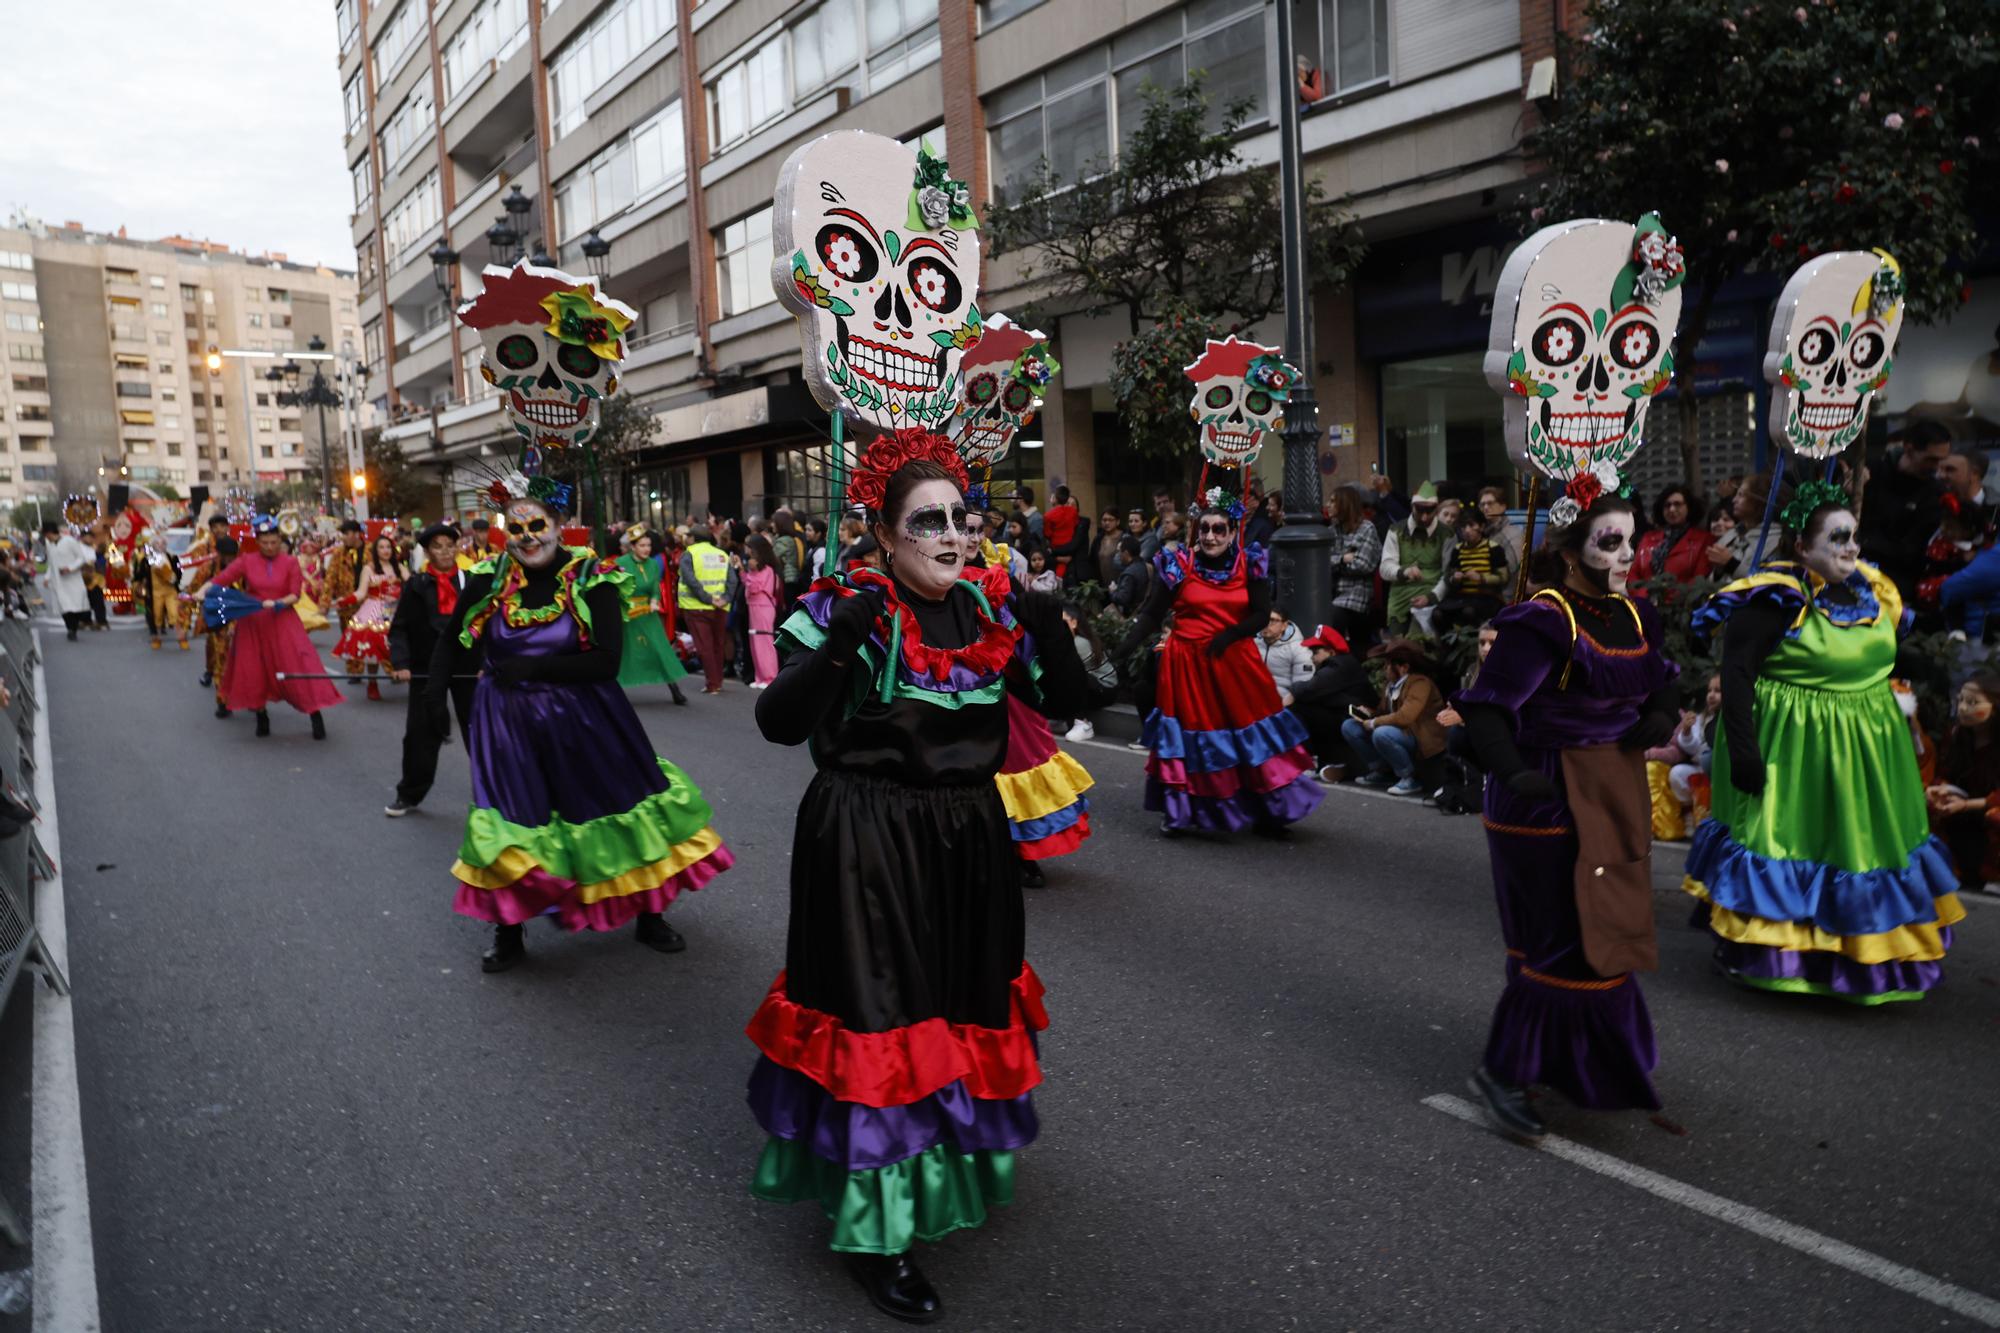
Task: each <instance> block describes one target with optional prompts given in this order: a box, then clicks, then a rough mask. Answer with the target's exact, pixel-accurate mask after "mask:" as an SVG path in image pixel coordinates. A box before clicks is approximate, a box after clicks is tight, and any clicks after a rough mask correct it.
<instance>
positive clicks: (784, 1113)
mask: <svg viewBox="0 0 2000 1333" xmlns="http://www.w3.org/2000/svg"><path fill="white" fill-rule="evenodd" d="M749 1101H750V1111H751V1113H752V1114H753V1115H755V1116H756V1117H757V1123H758V1124H759V1125H761V1126H763V1128H764V1132H765V1133H767V1134H770V1135H772V1136H774V1137H776V1138H781V1139H793V1140H797V1141H799V1142H802V1143H804V1144H805V1145H806V1147H807V1148H808V1149H809V1150H810V1151H811V1152H812V1154H813V1156H815V1157H819V1158H822V1159H824V1160H826V1161H829V1162H832V1163H833V1164H834V1165H835V1166H838V1167H840V1168H841V1169H842V1170H845V1171H872V1170H874V1169H876V1168H877V1167H884V1166H892V1165H894V1164H895V1163H897V1162H902V1161H907V1160H908V1159H910V1158H912V1157H915V1156H916V1155H917V1154H918V1153H921V1152H923V1151H925V1150H926V1149H929V1148H933V1147H936V1146H937V1145H938V1144H940V1143H951V1144H954V1145H956V1146H957V1148H958V1150H959V1151H960V1152H964V1153H970V1152H980V1151H988V1152H1002V1151H1006V1152H1011V1151H1013V1150H1014V1149H1017V1148H1025V1147H1027V1146H1028V1145H1029V1144H1030V1143H1033V1142H1034V1141H1035V1135H1036V1133H1037V1131H1038V1130H1039V1129H1040V1122H1039V1121H1038V1120H1037V1119H1036V1118H1035V1107H1034V1094H1032V1093H1026V1092H1024V1093H1022V1094H1021V1095H1020V1096H1019V1097H1013V1098H1009V1099H1006V1100H1004V1101H1003V1100H987V1099H985V1098H980V1097H974V1096H973V1095H972V1094H971V1093H970V1092H968V1091H966V1088H965V1084H964V1082H963V1081H962V1080H961V1081H959V1082H955V1083H950V1084H947V1085H946V1086H944V1087H942V1088H940V1089H938V1090H937V1091H936V1092H934V1093H931V1094H930V1095H929V1096H927V1097H924V1098H921V1099H920V1100H918V1101H914V1102H911V1103H910V1104H909V1105H907V1106H883V1107H874V1106H863V1105H860V1104H859V1103H856V1102H843V1101H838V1100H836V1099H835V1098H834V1096H833V1094H831V1093H829V1092H828V1091H827V1090H826V1089H825V1088H822V1087H821V1086H820V1085H819V1084H817V1083H815V1082H813V1081H812V1080H811V1079H810V1078H807V1077H806V1076H805V1075H804V1074H801V1073H799V1072H798V1071H797V1070H793V1069H787V1068H785V1067H784V1066H783V1065H780V1064H778V1063H776V1062H775V1061H773V1060H772V1059H771V1058H770V1057H769V1056H761V1055H760V1056H758V1057H757V1065H756V1067H755V1068H754V1069H752V1070H751V1071H750V1095H749Z"/></svg>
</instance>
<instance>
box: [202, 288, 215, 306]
mask: <svg viewBox="0 0 2000 1333" xmlns="http://www.w3.org/2000/svg"><path fill="white" fill-rule="evenodd" d="M201 303H202V304H203V305H214V304H215V293H214V292H212V291H210V290H209V289H208V288H206V287H204V288H202V289H201Z"/></svg>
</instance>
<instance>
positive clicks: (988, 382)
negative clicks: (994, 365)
mask: <svg viewBox="0 0 2000 1333" xmlns="http://www.w3.org/2000/svg"><path fill="white" fill-rule="evenodd" d="M999 392H1000V377H999V376H998V375H995V374H994V373H993V372H992V371H990V370H982V371H981V372H979V373H978V374H977V375H974V376H973V377H972V378H971V379H970V380H968V381H966V385H965V397H966V401H968V402H972V403H990V402H992V401H993V396H994V395H995V394H997V393H999Z"/></svg>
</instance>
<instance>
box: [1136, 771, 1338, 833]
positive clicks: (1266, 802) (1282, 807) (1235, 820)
mask: <svg viewBox="0 0 2000 1333" xmlns="http://www.w3.org/2000/svg"><path fill="white" fill-rule="evenodd" d="M1325 798H1326V793H1325V792H1323V791H1321V790H1320V786H1319V784H1318V783H1317V782H1315V781H1313V779H1312V778H1310V777H1308V776H1305V775H1303V774H1301V775H1300V776H1299V777H1297V778H1294V779H1293V780H1292V781H1290V782H1288V783H1286V784H1285V785H1284V786H1282V787H1280V788H1278V789H1277V790H1276V791H1268V792H1259V791H1247V790H1246V791H1241V792H1238V793H1237V794H1236V795H1234V796H1197V795H1195V794H1193V793H1192V792H1190V791H1188V790H1187V789H1186V788H1184V787H1170V786H1168V785H1167V784H1166V783H1164V782H1162V781H1160V780H1159V779H1158V778H1152V777H1149V778H1147V779H1146V808H1147V809H1148V810H1151V811H1153V812H1155V813H1157V814H1164V815H1165V816H1166V817H1167V826H1168V827H1169V828H1175V829H1198V830H1200V831H1201V832H1203V833H1241V832H1243V830H1245V829H1248V828H1254V827H1256V826H1258V825H1260V824H1262V825H1273V824H1294V823H1297V822H1298V821H1299V820H1301V819H1304V818H1305V817H1306V816H1307V815H1309V814H1311V813H1312V812H1313V810H1314V809H1315V808H1317V807H1318V805H1319V803H1320V802H1321V801H1322V800H1324V799H1325Z"/></svg>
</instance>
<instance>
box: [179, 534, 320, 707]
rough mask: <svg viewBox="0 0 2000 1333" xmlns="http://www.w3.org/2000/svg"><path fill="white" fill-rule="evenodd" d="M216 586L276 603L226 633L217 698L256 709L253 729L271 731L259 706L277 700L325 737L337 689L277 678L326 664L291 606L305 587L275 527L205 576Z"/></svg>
mask: <svg viewBox="0 0 2000 1333" xmlns="http://www.w3.org/2000/svg"><path fill="white" fill-rule="evenodd" d="M210 582H211V583H213V584H214V585H215V586H216V587H218V588H227V587H240V588H241V589H242V590H243V591H244V592H246V593H248V594H249V595H250V596H252V597H255V598H256V599H257V600H258V601H260V602H274V603H277V605H275V606H273V607H271V608H269V609H267V610H264V611H259V612H257V613H255V614H253V615H247V616H245V617H243V618H242V619H241V620H239V621H237V622H236V623H235V627H234V633H233V634H232V636H231V638H230V645H229V666H228V669H227V671H226V672H225V673H224V676H223V680H222V702H223V703H224V705H226V706H227V707H228V708H229V709H231V710H232V711H234V710H237V709H244V708H248V709H251V710H252V711H254V712H255V713H256V714H257V734H258V735H259V736H268V735H270V734H271V718H270V715H269V714H268V713H266V712H265V711H264V710H265V708H266V707H267V706H269V704H270V703H271V701H272V700H274V699H281V700H283V701H284V702H285V703H288V704H290V705H291V706H292V707H294V708H296V709H298V710H299V711H300V712H301V713H305V714H307V715H308V716H310V717H311V718H312V724H313V738H314V739H315V740H324V739H325V738H326V723H325V720H324V719H322V718H321V717H320V710H321V709H322V708H330V707H332V706H333V705H334V704H337V703H339V702H340V691H339V690H337V689H335V688H334V687H333V684H332V682H330V681H325V680H282V681H281V680H279V679H278V673H279V672H281V671H282V672H285V673H286V674H287V675H290V674H292V673H301V674H305V675H318V674H319V673H320V672H322V671H324V670H325V669H326V668H325V667H324V666H323V665H322V664H321V663H320V660H319V654H318V653H316V652H314V651H313V646H312V641H311V640H310V639H308V638H306V627H305V626H304V625H303V624H301V623H299V613H298V612H297V611H295V610H293V609H292V604H293V603H294V602H296V601H297V600H298V597H299V593H300V592H301V591H302V590H303V589H304V587H305V575H304V574H303V573H302V572H301V571H300V569H299V562H298V561H297V560H295V559H293V558H292V557H291V556H290V555H287V554H286V553H285V548H284V543H283V542H282V541H281V540H280V539H279V537H278V531H277V529H276V528H275V527H273V528H271V529H269V530H268V531H266V532H260V533H258V534H257V545H256V548H255V549H253V550H249V551H245V552H244V553H243V554H241V555H239V556H237V557H236V558H235V559H234V560H232V561H230V562H229V564H228V566H227V567H226V568H224V569H223V570H222V571H221V572H220V573H218V574H217V575H216V576H215V577H214V578H213V579H211V580H210Z"/></svg>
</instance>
